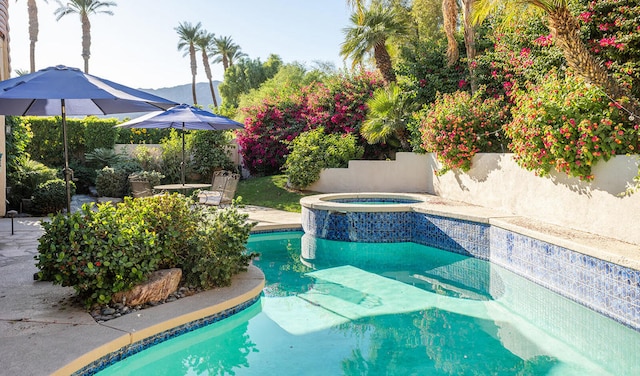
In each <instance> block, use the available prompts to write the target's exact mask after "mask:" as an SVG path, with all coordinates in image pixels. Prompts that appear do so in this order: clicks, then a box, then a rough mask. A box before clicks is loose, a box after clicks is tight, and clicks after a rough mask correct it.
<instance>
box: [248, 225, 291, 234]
mask: <svg viewBox="0 0 640 376" xmlns="http://www.w3.org/2000/svg"><path fill="white" fill-rule="evenodd" d="M291 231H302V226H291V227H287V228H278V229H270V230H251V235H253V234H273V233H277V232H291Z"/></svg>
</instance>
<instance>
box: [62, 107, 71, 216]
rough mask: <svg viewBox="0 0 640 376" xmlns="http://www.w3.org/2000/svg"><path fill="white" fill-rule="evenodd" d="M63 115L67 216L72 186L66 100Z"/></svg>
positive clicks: (69, 209) (69, 210) (69, 211)
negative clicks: (70, 181) (70, 180)
mask: <svg viewBox="0 0 640 376" xmlns="http://www.w3.org/2000/svg"><path fill="white" fill-rule="evenodd" d="M61 113H62V142H63V144H64V182H65V185H66V188H67V214H71V186H70V183H69V179H70V177H69V175H71V170H70V169H69V147H68V146H67V114H66V109H65V105H64V99H62V101H61Z"/></svg>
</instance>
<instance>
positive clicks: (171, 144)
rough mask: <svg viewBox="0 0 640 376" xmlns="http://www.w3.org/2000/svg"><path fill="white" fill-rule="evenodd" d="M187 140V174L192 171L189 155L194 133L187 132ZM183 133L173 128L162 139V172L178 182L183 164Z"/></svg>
mask: <svg viewBox="0 0 640 376" xmlns="http://www.w3.org/2000/svg"><path fill="white" fill-rule="evenodd" d="M184 136H185V137H184V141H185V149H184V153H185V160H186V165H185V172H184V173H185V176H187V175H189V173H190V172H191V170H190V168H189V167H190V164H189V155H191V145H192V140H193V133H186V134H185V135H184ZM182 150H183V149H182V135H181V134H180V132H178V131H176V130H175V129H171V133H170V134H169V136H168V137H167V138H164V139H163V140H162V167H161V172H162V174H164V176H165V177H166V180H167V181H170V182H173V183H175V182H177V181H180V178H181V164H182Z"/></svg>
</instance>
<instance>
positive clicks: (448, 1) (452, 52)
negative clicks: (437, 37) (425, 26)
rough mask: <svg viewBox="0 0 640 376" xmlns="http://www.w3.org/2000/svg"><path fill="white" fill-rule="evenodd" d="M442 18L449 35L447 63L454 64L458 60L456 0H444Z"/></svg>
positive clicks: (446, 33) (446, 32)
mask: <svg viewBox="0 0 640 376" xmlns="http://www.w3.org/2000/svg"><path fill="white" fill-rule="evenodd" d="M442 18H443V21H444V23H443V28H444V34H445V35H446V36H447V64H448V65H449V66H452V65H453V64H455V63H456V61H458V56H459V52H458V41H457V40H456V29H457V28H458V2H457V1H456V0H442Z"/></svg>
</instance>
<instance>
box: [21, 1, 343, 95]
mask: <svg viewBox="0 0 640 376" xmlns="http://www.w3.org/2000/svg"><path fill="white" fill-rule="evenodd" d="M115 2H116V3H117V4H118V5H117V6H116V7H111V10H112V11H113V12H114V15H113V16H110V15H107V14H94V15H92V16H91V18H90V20H91V36H92V44H91V58H90V60H89V73H91V74H93V75H95V76H98V77H102V78H106V79H109V80H112V81H115V82H118V83H121V84H123V85H127V86H131V87H135V88H144V89H157V88H162V87H170V86H175V85H181V84H188V83H190V82H191V73H190V68H189V58H188V56H187V57H183V56H182V55H183V52H179V51H178V49H177V45H178V34H177V33H176V31H175V28H176V27H177V26H178V25H179V24H180V23H181V22H185V21H186V22H191V23H192V24H195V23H197V22H201V23H202V27H203V28H204V29H206V30H207V31H209V32H212V33H215V34H216V36H231V37H232V38H233V41H234V42H235V43H237V44H238V45H239V46H240V47H241V48H242V51H243V52H244V53H246V54H247V55H249V57H250V58H252V59H255V58H260V60H261V61H263V62H264V61H265V60H266V59H267V57H268V56H269V55H270V54H272V53H274V54H277V55H280V57H281V58H282V59H283V61H284V62H285V63H289V62H294V61H297V62H301V63H304V64H306V65H307V66H311V65H312V64H313V62H314V61H329V62H332V63H334V64H335V65H336V67H337V68H342V67H343V66H344V62H343V60H342V58H341V57H340V55H339V51H340V44H341V43H342V41H343V40H344V34H343V32H342V29H343V28H344V27H346V26H348V20H349V14H350V10H349V9H348V8H347V6H346V1H345V0H324V1H313V0H268V1H266V0H231V1H229V0H225V1H221V0H115ZM63 3H64V1H63ZM37 4H38V17H39V24H40V33H39V35H38V42H37V43H36V69H42V68H46V67H49V66H53V65H58V64H63V65H67V66H71V67H77V68H80V69H82V68H83V60H82V57H81V56H80V54H81V51H82V46H81V35H82V31H81V24H80V17H79V16H78V15H76V14H71V15H67V16H65V17H63V18H62V19H60V21H56V20H55V16H54V14H53V12H54V11H55V9H57V8H58V4H57V3H56V1H55V0H49V1H48V3H45V2H44V1H41V0H37ZM9 26H10V34H9V36H10V48H11V69H12V77H13V76H15V70H16V69H22V70H29V30H28V14H27V1H26V0H19V1H17V2H16V1H10V4H9ZM211 68H212V73H213V79H214V80H220V81H222V79H223V72H222V65H221V64H214V65H212V67H211ZM197 81H198V82H205V81H206V76H205V74H204V70H203V69H202V61H201V59H200V57H199V59H198V75H197Z"/></svg>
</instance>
